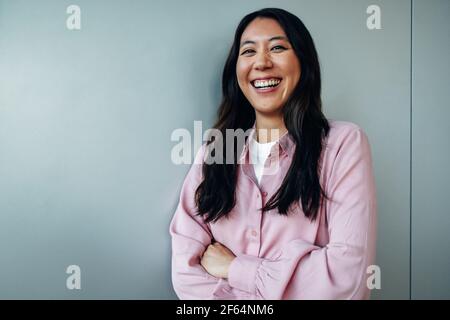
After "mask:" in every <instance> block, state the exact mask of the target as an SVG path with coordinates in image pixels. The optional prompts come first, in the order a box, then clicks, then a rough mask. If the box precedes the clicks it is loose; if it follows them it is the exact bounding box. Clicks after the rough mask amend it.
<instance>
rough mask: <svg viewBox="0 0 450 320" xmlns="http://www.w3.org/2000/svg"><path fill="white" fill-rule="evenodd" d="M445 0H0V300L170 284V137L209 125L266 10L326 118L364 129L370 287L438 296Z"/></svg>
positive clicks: (446, 151) (151, 294)
mask: <svg viewBox="0 0 450 320" xmlns="http://www.w3.org/2000/svg"><path fill="white" fill-rule="evenodd" d="M449 3H450V2H449V1H447V0H433V1H425V0H413V1H411V0H397V1H388V0H383V1H382V0H378V1H376V0H373V1H366V0H344V1H339V2H337V1H332V0H321V1H306V0H283V1H265V0H258V1H257V0H252V1H245V2H244V1H238V0H232V1H229V0H227V1H210V0H193V1H188V2H186V1H175V0H169V1H168V0H164V1H163V0H155V1H142V0H141V1H133V2H126V1H113V0H111V1H105V0H97V1H87V0H77V1H65V0H52V1H51V0H45V1H44V0H41V1H24V0H14V1H12V0H0V268H1V269H0V270H1V272H0V298H3V299H10V298H22V299H36V298H39V299H46V298H50V299H55V298H58V299H76V298H83V299H92V298H102V299H103V298H105V299H106V298H112V299H119V298H122V299H174V298H176V296H175V294H174V292H173V290H172V287H171V281H170V238H169V235H168V225H169V222H170V219H171V217H172V215H173V213H174V210H175V207H176V205H177V202H178V193H179V191H180V188H181V184H182V181H183V179H184V176H185V174H186V172H187V170H188V169H189V165H174V164H173V163H172V162H171V158H170V155H171V149H172V147H173V146H174V145H175V144H176V142H172V141H171V140H170V136H171V133H172V131H173V130H174V129H176V128H186V129H188V130H189V131H190V132H191V133H192V134H193V124H194V120H202V121H203V129H204V130H206V128H208V127H209V126H210V125H211V124H212V121H213V119H214V116H215V111H216V108H217V104H218V102H219V99H220V76H221V70H222V66H223V62H224V59H225V57H226V54H227V52H228V49H229V46H230V44H231V41H232V36H233V32H234V29H235V27H236V25H237V23H238V22H239V20H240V19H241V18H242V17H243V16H244V15H245V14H246V13H248V12H250V11H253V10H256V9H259V8H263V7H269V6H277V7H281V8H284V9H287V10H289V11H291V12H293V13H294V14H297V15H298V16H299V17H300V18H301V19H302V20H303V22H304V23H305V24H306V26H307V27H308V28H309V30H310V31H311V33H312V36H313V38H314V40H315V43H316V46H317V49H318V52H319V56H320V61H321V66H322V76H323V102H324V109H325V113H326V115H327V116H328V117H329V118H332V119H339V120H347V121H352V122H355V123H357V124H358V125H360V126H361V127H362V128H364V130H365V131H366V132H367V134H368V136H369V139H370V142H371V146H372V152H373V156H374V166H375V168H374V169H375V175H376V182H377V194H378V203H379V221H378V225H379V227H378V252H377V264H378V265H379V266H380V268H381V276H382V280H381V281H382V284H381V285H382V288H381V290H374V291H373V294H372V297H373V298H374V299H394V298H397V299H409V298H410V297H412V298H450V282H449V280H448V279H449V277H448V275H447V272H448V271H447V270H450V252H449V249H448V248H449V247H450V235H449V234H448V232H447V230H448V229H449V227H450V216H449V209H448V207H447V206H446V205H445V199H446V198H448V196H449V192H448V188H446V187H445V186H446V185H445V183H446V181H448V180H449V179H450V171H449V169H448V166H446V165H447V164H448V163H449V160H450V147H449V143H448V137H449V136H450V126H449V125H448V119H449V116H450V112H449V108H448V106H449V103H448V99H449V98H450V97H449V93H448V84H449V71H450V66H449V60H448V57H449V56H450V46H449V41H448V39H449V37H448V36H449V31H450V30H449V28H450V23H449V20H448V14H450V10H449V9H450V7H449ZM70 4H77V5H79V6H80V7H81V21H82V22H81V23H82V28H81V30H79V31H69V30H68V29H67V28H66V19H67V17H68V15H67V14H66V8H67V7H68V6H69V5H70ZM371 4H377V5H379V6H380V8H381V21H382V22H381V23H382V29H381V30H368V29H367V27H366V19H367V16H368V14H367V13H366V8H367V7H368V6H369V5H371ZM72 264H76V265H79V266H80V267H81V275H82V277H81V279H82V280H81V283H82V289H81V290H68V289H67V288H66V278H67V277H68V275H67V274H66V273H65V271H66V268H67V266H69V265H72Z"/></svg>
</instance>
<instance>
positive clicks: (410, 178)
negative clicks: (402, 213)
mask: <svg viewBox="0 0 450 320" xmlns="http://www.w3.org/2000/svg"><path fill="white" fill-rule="evenodd" d="M413 3H414V0H411V16H410V19H411V21H410V23H411V24H410V28H411V29H410V48H409V49H410V52H409V54H410V56H409V57H410V61H409V62H410V65H409V300H411V299H412V272H413V269H412V267H413V266H412V245H413V242H412V239H413V238H412V183H413V176H412V148H413V144H412V139H413V131H412V116H413V114H412V110H413V108H412V107H413V95H412V89H413Z"/></svg>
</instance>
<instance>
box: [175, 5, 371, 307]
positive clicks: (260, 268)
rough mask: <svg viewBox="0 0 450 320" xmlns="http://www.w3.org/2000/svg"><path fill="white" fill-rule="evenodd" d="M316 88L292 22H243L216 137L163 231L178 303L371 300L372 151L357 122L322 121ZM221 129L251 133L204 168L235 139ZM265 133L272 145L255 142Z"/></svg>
mask: <svg viewBox="0 0 450 320" xmlns="http://www.w3.org/2000/svg"><path fill="white" fill-rule="evenodd" d="M320 88H321V82H320V68H319V61H318V57H317V53H316V50H315V47H314V43H313V40H312V38H311V36H310V34H309V32H308V30H307V29H306V27H305V26H304V25H303V23H302V22H301V21H300V19H299V18H297V17H296V16H294V15H292V14H291V13H289V12H287V11H284V10H281V9H262V10H259V11H256V12H253V13H251V14H249V15H247V16H245V17H244V18H243V19H242V21H241V22H240V24H239V26H238V27H237V30H236V34H235V38H234V43H233V45H232V48H231V51H230V53H229V56H228V59H227V61H226V64H225V68H224V71H223V78H222V90H223V100H222V103H221V106H220V108H219V117H218V121H217V123H216V124H215V126H214V128H215V129H217V130H218V131H220V132H221V133H222V134H223V135H222V137H223V138H222V139H223V141H219V140H220V138H219V140H217V137H215V139H216V140H217V141H216V140H214V139H210V141H209V142H208V143H207V144H205V145H203V147H202V148H201V149H200V151H199V152H198V154H197V156H196V161H195V163H194V165H193V166H192V167H191V169H190V171H189V173H188V175H187V177H186V179H185V181H184V184H183V187H182V191H181V195H180V202H179V205H178V208H177V210H176V212H175V215H174V217H173V219H172V222H171V224H170V234H171V237H172V251H173V255H172V280H173V286H174V289H175V291H176V293H177V295H178V296H179V297H180V298H181V299H367V298H369V289H368V288H367V284H366V281H367V277H368V274H367V272H366V270H367V267H368V266H369V265H371V264H372V263H373V262H374V257H375V236H376V198H375V183H374V178H373V174H372V160H371V151H370V146H369V143H368V139H367V136H366V135H365V133H364V132H363V131H362V130H361V129H360V128H359V127H358V126H356V125H355V124H352V123H349V122H342V121H331V120H330V121H328V120H327V119H326V118H325V117H324V115H323V113H322V111H321V99H320ZM227 129H242V130H250V131H249V132H250V135H249V136H248V137H247V139H246V140H245V145H244V146H243V149H242V150H239V148H238V150H235V149H234V147H233V149H232V150H233V151H234V152H233V153H234V155H233V157H234V158H233V160H234V161H233V162H232V163H228V162H227V163H225V161H222V162H220V163H218V162H214V163H211V162H210V161H209V162H208V163H207V162H206V161H205V160H207V159H210V158H211V156H212V154H215V156H216V158H217V155H218V154H219V157H222V155H225V154H226V151H227V150H226V148H227V145H228V146H229V145H230V143H232V142H234V141H231V140H230V139H231V138H229V136H228V135H226V133H225V131H226V130H227ZM269 129H275V130H277V132H278V138H277V135H276V134H273V135H270V134H269V135H264V134H261V133H262V132H264V131H263V130H269ZM217 130H216V131H217ZM265 132H267V131H265ZM233 139H235V138H233ZM218 142H220V144H218ZM211 146H215V148H216V152H215V153H214V152H208V150H210V148H211ZM219 146H222V147H219ZM220 148H222V149H220ZM218 150H219V151H223V152H218ZM228 151H229V150H228ZM199 163H200V164H199ZM202 163H203V164H202ZM274 163H275V164H276V166H275V167H276V169H275V170H269V169H270V168H273V167H274V166H273V164H274Z"/></svg>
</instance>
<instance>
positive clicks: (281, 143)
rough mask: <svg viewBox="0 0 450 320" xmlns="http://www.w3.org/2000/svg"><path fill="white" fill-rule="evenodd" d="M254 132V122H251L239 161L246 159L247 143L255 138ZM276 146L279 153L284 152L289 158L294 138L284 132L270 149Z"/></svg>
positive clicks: (293, 146)
mask: <svg viewBox="0 0 450 320" xmlns="http://www.w3.org/2000/svg"><path fill="white" fill-rule="evenodd" d="M255 134H256V122H254V123H253V126H252V128H251V131H250V133H249V135H248V137H247V139H246V141H245V144H244V148H243V150H242V152H241V156H240V158H239V160H240V161H243V160H245V159H246V157H247V154H248V151H249V144H250V142H251V141H252V139H254V138H255ZM278 147H279V151H280V153H283V152H285V153H286V154H287V155H288V156H289V157H291V158H292V157H293V156H294V152H295V142H294V138H293V137H292V135H291V134H290V133H289V132H286V133H284V134H283V135H282V136H281V137H280V138H279V139H278V141H277V142H276V143H275V144H274V145H273V147H272V150H274V149H276V148H278ZM240 163H242V162H240Z"/></svg>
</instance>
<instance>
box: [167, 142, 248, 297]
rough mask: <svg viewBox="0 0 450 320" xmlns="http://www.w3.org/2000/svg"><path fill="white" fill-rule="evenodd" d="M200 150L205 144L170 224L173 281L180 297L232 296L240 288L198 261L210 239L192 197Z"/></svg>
mask: <svg viewBox="0 0 450 320" xmlns="http://www.w3.org/2000/svg"><path fill="white" fill-rule="evenodd" d="M203 153H204V146H202V148H201V149H200V151H199V152H198V153H197V156H196V159H195V161H194V164H193V165H192V167H191V168H190V170H189V172H188V174H187V176H186V178H185V181H184V183H183V186H182V189H181V194H180V200H179V203H178V207H177V209H176V211H175V214H174V216H173V218H172V221H171V223H170V227H169V231H170V235H171V238H172V284H173V287H174V290H175V292H176V294H177V296H178V297H179V298H180V299H191V300H196V299H235V298H236V294H237V293H239V292H240V290H238V289H234V288H231V287H230V286H229V285H228V282H227V280H224V279H219V278H216V277H213V276H211V275H210V274H209V273H207V272H206V270H205V269H204V268H203V266H202V265H201V264H200V260H201V257H202V256H203V253H204V251H205V250H206V248H207V246H208V245H209V244H211V240H212V235H211V231H210V229H209V227H208V225H207V224H206V223H205V222H204V221H203V219H202V217H200V216H197V215H196V212H197V211H196V205H195V200H194V199H195V198H194V195H195V190H196V189H197V187H198V185H199V184H200V182H201V179H202V164H201V163H202V159H203ZM241 293H242V294H244V295H246V293H245V292H241Z"/></svg>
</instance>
